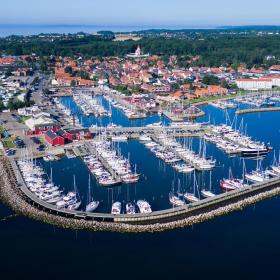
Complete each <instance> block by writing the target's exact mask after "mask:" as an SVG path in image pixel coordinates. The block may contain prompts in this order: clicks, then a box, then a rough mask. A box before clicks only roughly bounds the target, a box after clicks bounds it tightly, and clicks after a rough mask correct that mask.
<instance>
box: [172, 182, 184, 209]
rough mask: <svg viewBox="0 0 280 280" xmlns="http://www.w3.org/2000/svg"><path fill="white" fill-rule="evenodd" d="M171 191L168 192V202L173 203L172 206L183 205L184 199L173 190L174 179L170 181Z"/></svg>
mask: <svg viewBox="0 0 280 280" xmlns="http://www.w3.org/2000/svg"><path fill="white" fill-rule="evenodd" d="M172 185H173V187H172V191H171V192H170V193H169V202H170V203H171V204H172V205H173V206H176V207H177V206H183V205H185V201H184V200H182V199H181V198H180V197H179V195H178V196H177V195H175V192H174V181H173V182H172ZM179 192H180V190H178V192H177V193H179Z"/></svg>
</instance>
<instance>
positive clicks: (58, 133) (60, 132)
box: [56, 129, 66, 137]
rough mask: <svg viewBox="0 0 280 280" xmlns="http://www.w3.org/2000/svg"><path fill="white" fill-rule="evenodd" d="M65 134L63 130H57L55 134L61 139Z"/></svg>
mask: <svg viewBox="0 0 280 280" xmlns="http://www.w3.org/2000/svg"><path fill="white" fill-rule="evenodd" d="M65 133H66V131H65V130H63V129H59V130H58V131H57V132H56V134H57V135H59V136H61V137H63V135H64V134H65Z"/></svg>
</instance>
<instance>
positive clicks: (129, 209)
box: [125, 202, 136, 215]
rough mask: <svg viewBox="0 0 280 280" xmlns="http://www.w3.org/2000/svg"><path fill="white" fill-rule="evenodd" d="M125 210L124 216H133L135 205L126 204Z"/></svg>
mask: <svg viewBox="0 0 280 280" xmlns="http://www.w3.org/2000/svg"><path fill="white" fill-rule="evenodd" d="M125 209H126V214H128V215H133V214H135V213H136V209H135V204H134V203H131V202H129V203H127V204H126V206H125Z"/></svg>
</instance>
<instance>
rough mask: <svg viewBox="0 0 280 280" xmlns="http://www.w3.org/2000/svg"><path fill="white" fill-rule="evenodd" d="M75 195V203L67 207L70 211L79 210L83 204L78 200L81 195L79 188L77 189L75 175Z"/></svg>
mask: <svg viewBox="0 0 280 280" xmlns="http://www.w3.org/2000/svg"><path fill="white" fill-rule="evenodd" d="M74 194H75V198H74V200H73V202H72V203H70V204H69V206H68V207H67V208H68V209H69V210H77V209H78V208H79V207H80V206H81V204H82V202H81V200H80V199H78V196H79V194H78V191H77V187H76V177H75V175H74ZM77 194H78V195H77Z"/></svg>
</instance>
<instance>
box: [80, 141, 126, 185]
mask: <svg viewBox="0 0 280 280" xmlns="http://www.w3.org/2000/svg"><path fill="white" fill-rule="evenodd" d="M85 146H86V147H87V149H88V151H89V154H92V155H95V156H96V157H97V159H98V160H99V161H100V162H101V163H102V165H103V166H104V167H105V169H106V170H107V171H108V172H109V173H110V174H111V175H112V176H113V178H114V180H115V181H116V183H117V184H120V183H121V182H122V179H121V177H120V176H119V175H118V174H117V173H116V172H115V170H114V169H113V168H112V167H111V166H110V164H108V162H107V160H106V159H105V158H103V157H102V156H101V154H100V153H98V152H97V150H96V147H95V145H91V144H90V143H89V142H87V143H85Z"/></svg>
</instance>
